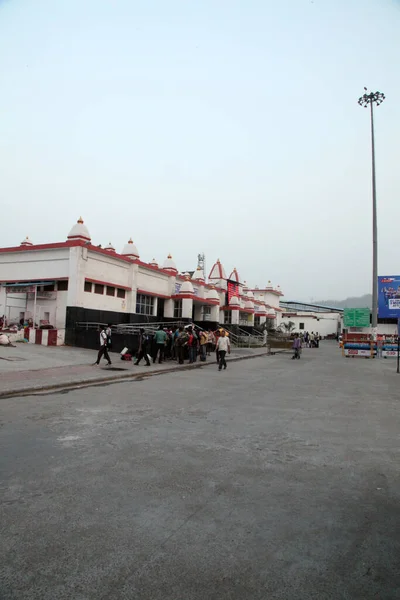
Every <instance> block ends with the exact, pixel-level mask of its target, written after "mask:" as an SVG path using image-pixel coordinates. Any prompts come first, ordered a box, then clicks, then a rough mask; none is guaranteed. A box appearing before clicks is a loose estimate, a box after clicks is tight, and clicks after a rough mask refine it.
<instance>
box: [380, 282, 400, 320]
mask: <svg viewBox="0 0 400 600" xmlns="http://www.w3.org/2000/svg"><path fill="white" fill-rule="evenodd" d="M378 316H379V318H380V319H400V275H387V276H385V277H378Z"/></svg>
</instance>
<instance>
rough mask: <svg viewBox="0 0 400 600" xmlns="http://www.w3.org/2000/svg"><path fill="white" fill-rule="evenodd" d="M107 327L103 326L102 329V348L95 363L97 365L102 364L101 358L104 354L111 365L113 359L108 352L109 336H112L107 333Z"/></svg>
mask: <svg viewBox="0 0 400 600" xmlns="http://www.w3.org/2000/svg"><path fill="white" fill-rule="evenodd" d="M107 329H108V328H107ZM107 329H106V328H105V327H103V328H102V330H101V331H100V350H99V353H98V355H97V360H96V362H95V363H94V364H95V365H99V364H100V360H101V357H102V356H104V358H105V359H106V361H107V363H108V364H109V365H111V359H110V356H109V354H108V344H109V337H110V336H108V335H107Z"/></svg>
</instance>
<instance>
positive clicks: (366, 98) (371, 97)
mask: <svg viewBox="0 0 400 600" xmlns="http://www.w3.org/2000/svg"><path fill="white" fill-rule="evenodd" d="M364 91H365V93H364V94H363V96H361V98H359V99H358V104H359V105H360V106H363V107H364V108H368V106H369V107H370V109H371V150H372V320H371V326H372V335H373V338H374V339H376V334H377V327H378V221H377V211H376V173H375V132H374V104H376V105H377V106H379V105H380V104H382V102H383V101H384V100H385V94H382V93H381V92H368V90H367V88H364Z"/></svg>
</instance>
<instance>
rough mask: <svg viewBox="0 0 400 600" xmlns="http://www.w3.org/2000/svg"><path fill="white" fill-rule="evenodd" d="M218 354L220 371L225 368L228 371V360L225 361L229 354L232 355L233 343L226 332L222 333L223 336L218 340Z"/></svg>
mask: <svg viewBox="0 0 400 600" xmlns="http://www.w3.org/2000/svg"><path fill="white" fill-rule="evenodd" d="M217 352H218V356H219V365H218V371H221V369H222V367H224V369H226V360H225V357H226V353H228V354H230V353H231V342H230V340H229V338H228V337H227V336H226V334H225V331H224V330H222V331H221V335H220V336H219V338H218V342H217Z"/></svg>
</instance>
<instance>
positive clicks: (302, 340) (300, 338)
mask: <svg viewBox="0 0 400 600" xmlns="http://www.w3.org/2000/svg"><path fill="white" fill-rule="evenodd" d="M320 339H321V338H320V335H319V333H318V331H317V332H316V333H314V332H313V331H312V332H311V333H308V331H306V332H305V333H304V334H303V333H300V335H299V334H298V333H295V334H294V339H293V344H292V350H293V356H292V360H294V359H299V358H300V356H301V350H302V348H303V347H305V348H319V342H320Z"/></svg>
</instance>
